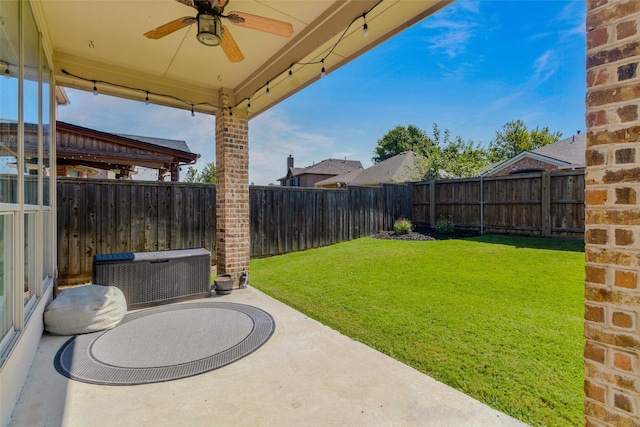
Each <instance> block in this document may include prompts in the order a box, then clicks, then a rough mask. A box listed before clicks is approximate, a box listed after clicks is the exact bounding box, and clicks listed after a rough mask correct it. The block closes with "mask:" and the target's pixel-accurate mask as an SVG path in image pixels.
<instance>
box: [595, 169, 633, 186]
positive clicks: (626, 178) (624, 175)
mask: <svg viewBox="0 0 640 427" xmlns="http://www.w3.org/2000/svg"><path fill="white" fill-rule="evenodd" d="M602 181H603V182H604V183H605V184H615V183H618V182H640V168H633V169H621V170H616V171H612V170H608V171H606V172H605V174H604V177H603V178H602Z"/></svg>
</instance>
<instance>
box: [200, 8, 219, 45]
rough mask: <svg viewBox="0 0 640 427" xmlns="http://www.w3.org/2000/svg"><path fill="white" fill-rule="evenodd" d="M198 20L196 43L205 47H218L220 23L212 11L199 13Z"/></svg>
mask: <svg viewBox="0 0 640 427" xmlns="http://www.w3.org/2000/svg"><path fill="white" fill-rule="evenodd" d="M196 19H197V20H198V35H197V36H196V37H197V38H198V41H199V42H200V43H202V44H204V45H206V46H218V45H219V44H220V42H221V41H222V23H221V22H220V18H219V17H218V16H216V15H215V14H214V13H213V11H200V12H198V16H197V17H196Z"/></svg>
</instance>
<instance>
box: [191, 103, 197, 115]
mask: <svg viewBox="0 0 640 427" xmlns="http://www.w3.org/2000/svg"><path fill="white" fill-rule="evenodd" d="M195 116H196V113H195V112H194V111H193V104H191V117H195Z"/></svg>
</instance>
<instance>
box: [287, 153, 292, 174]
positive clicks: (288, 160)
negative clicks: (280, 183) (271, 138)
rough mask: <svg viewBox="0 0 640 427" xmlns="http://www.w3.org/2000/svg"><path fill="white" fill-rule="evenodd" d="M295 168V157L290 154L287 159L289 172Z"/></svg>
mask: <svg viewBox="0 0 640 427" xmlns="http://www.w3.org/2000/svg"><path fill="white" fill-rule="evenodd" d="M292 167H293V156H292V155H291V154H289V157H287V170H289V168H292Z"/></svg>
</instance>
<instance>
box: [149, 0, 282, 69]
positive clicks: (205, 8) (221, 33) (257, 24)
mask: <svg viewBox="0 0 640 427" xmlns="http://www.w3.org/2000/svg"><path fill="white" fill-rule="evenodd" d="M176 1H177V2H178V3H180V4H183V5H185V6H189V7H192V8H194V9H196V10H197V11H198V14H197V15H196V17H195V18H193V17H190V16H185V17H183V18H178V19H174V20H173V21H171V22H167V23H166V24H164V25H161V26H159V27H157V28H154V29H153V30H151V31H147V32H146V33H144V36H145V37H147V38H149V39H155V40H157V39H161V38H162V37H164V36H167V35H169V34H171V33H173V32H175V31H178V30H180V29H182V28H185V27H188V26H189V25H191V24H193V23H195V22H197V23H198V33H197V35H196V38H197V39H198V41H199V42H200V43H202V44H203V45H205V46H220V47H221V48H222V51H223V52H224V54H225V55H226V56H227V58H228V59H229V61H230V62H240V61H242V60H243V59H244V55H242V52H241V51H240V48H239V47H238V45H237V44H236V42H235V40H234V39H233V37H232V36H231V32H230V31H229V30H228V29H227V28H226V27H224V26H223V25H222V21H221V20H220V18H225V19H226V20H227V21H229V22H230V23H232V24H234V25H237V26H239V27H244V28H249V29H252V30H257V31H262V32H265V33H269V34H274V35H276V36H280V37H291V34H293V26H292V25H291V24H290V23H288V22H283V21H278V20H276V19H270V18H265V17H263V16H256V15H251V14H249V13H243V12H229V13H228V14H227V15H224V13H223V12H224V8H225V7H226V6H227V3H229V0H176Z"/></svg>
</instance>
